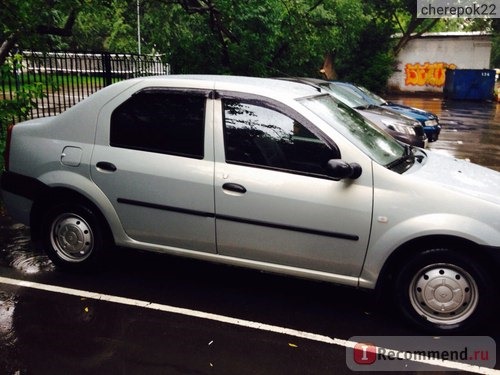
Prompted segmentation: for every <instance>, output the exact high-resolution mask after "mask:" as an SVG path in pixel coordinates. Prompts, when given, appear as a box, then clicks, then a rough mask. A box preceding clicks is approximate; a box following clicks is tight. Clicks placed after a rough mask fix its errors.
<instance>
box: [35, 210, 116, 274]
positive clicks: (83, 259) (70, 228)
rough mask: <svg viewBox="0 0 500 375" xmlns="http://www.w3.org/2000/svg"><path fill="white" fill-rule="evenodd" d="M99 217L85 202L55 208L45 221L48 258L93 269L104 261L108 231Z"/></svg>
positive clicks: (43, 232)
mask: <svg viewBox="0 0 500 375" xmlns="http://www.w3.org/2000/svg"><path fill="white" fill-rule="evenodd" d="M103 228H104V226H103V225H102V222H101V220H100V219H99V216H98V215H97V214H96V213H95V212H94V211H93V210H92V209H91V208H89V207H88V206H86V205H84V204H69V203H63V204H59V205H56V206H54V207H52V208H51V209H50V210H49V211H48V212H47V214H46V215H45V217H44V219H43V223H42V239H43V245H44V249H45V251H46V253H47V255H48V257H49V258H50V259H51V260H52V261H53V262H54V263H55V264H56V265H57V266H60V267H63V268H71V269H74V270H76V269H82V270H83V269H89V268H93V267H95V266H97V265H98V264H100V263H102V261H103V260H104V257H105V255H106V254H105V250H106V249H105V247H106V246H107V245H108V241H107V238H106V234H105V231H104V229H103Z"/></svg>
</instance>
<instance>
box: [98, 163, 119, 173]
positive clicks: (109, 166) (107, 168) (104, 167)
mask: <svg viewBox="0 0 500 375" xmlns="http://www.w3.org/2000/svg"><path fill="white" fill-rule="evenodd" d="M96 167H97V169H99V170H100V171H104V172H115V171H116V166H115V165H114V164H113V163H110V162H107V161H100V162H98V163H97V164H96Z"/></svg>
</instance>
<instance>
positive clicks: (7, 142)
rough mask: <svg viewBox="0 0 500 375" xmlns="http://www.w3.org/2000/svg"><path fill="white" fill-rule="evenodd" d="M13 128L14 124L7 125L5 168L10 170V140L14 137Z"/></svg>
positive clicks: (4, 155)
mask: <svg viewBox="0 0 500 375" xmlns="http://www.w3.org/2000/svg"><path fill="white" fill-rule="evenodd" d="M12 128H14V125H9V126H8V127H7V138H6V140H5V150H4V153H3V162H4V168H5V170H6V171H8V170H9V159H10V141H11V139H12Z"/></svg>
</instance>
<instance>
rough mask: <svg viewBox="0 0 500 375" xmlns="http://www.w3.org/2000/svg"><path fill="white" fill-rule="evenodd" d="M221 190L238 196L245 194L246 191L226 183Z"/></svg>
mask: <svg viewBox="0 0 500 375" xmlns="http://www.w3.org/2000/svg"><path fill="white" fill-rule="evenodd" d="M222 188H223V189H224V190H229V191H232V192H235V193H240V194H245V193H246V192H247V189H245V187H244V186H243V185H240V184H235V183H233V182H226V183H225V184H224V185H222Z"/></svg>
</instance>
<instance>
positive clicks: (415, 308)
mask: <svg viewBox="0 0 500 375" xmlns="http://www.w3.org/2000/svg"><path fill="white" fill-rule="evenodd" d="M395 295H396V303H397V304H398V305H399V307H400V309H401V310H402V312H403V314H404V315H405V316H406V317H407V318H409V319H410V320H411V321H412V322H413V323H416V324H417V325H418V326H420V327H422V328H424V329H426V330H429V331H433V332H449V333H452V332H459V331H464V330H467V329H470V328H472V327H474V326H477V325H478V324H479V323H480V322H481V321H482V319H483V318H484V317H485V316H486V315H487V314H488V313H489V310H491V309H489V308H488V306H487V305H488V301H490V298H492V297H493V295H494V293H493V286H492V282H491V281H490V280H489V277H488V274H487V273H486V272H485V270H484V269H483V268H482V267H481V265H480V264H479V263H478V262H475V261H474V260H473V259H471V258H469V257H468V256H466V255H463V254H461V253H457V252H455V251H453V250H451V249H431V250H426V251H423V252H421V253H419V254H417V255H416V256H414V257H412V258H411V259H410V260H409V261H408V262H407V263H406V264H405V265H404V266H403V267H402V268H401V270H400V271H399V273H398V275H397V277H396V280H395Z"/></svg>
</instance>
